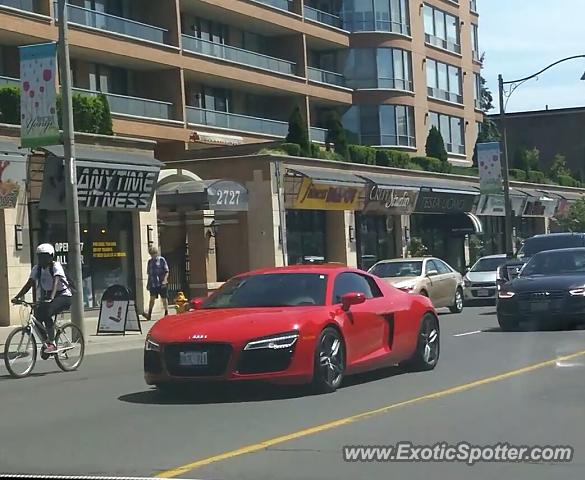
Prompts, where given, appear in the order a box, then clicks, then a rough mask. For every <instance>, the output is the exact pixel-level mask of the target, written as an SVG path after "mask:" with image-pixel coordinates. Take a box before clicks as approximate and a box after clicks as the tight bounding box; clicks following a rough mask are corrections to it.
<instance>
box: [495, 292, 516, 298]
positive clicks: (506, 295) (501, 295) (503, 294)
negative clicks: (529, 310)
mask: <svg viewBox="0 0 585 480" xmlns="http://www.w3.org/2000/svg"><path fill="white" fill-rule="evenodd" d="M514 295H516V294H515V293H514V292H510V291H508V290H500V291H499V292H498V298H504V299H506V298H512V297H513V296H514Z"/></svg>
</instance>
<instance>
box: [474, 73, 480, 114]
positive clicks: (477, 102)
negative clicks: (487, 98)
mask: <svg viewBox="0 0 585 480" xmlns="http://www.w3.org/2000/svg"><path fill="white" fill-rule="evenodd" d="M473 100H474V102H475V108H476V109H477V110H481V76H480V75H479V73H474V74H473Z"/></svg>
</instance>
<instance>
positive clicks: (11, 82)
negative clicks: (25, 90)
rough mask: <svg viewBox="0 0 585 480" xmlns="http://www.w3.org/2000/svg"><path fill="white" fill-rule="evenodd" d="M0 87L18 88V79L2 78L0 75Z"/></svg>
mask: <svg viewBox="0 0 585 480" xmlns="http://www.w3.org/2000/svg"><path fill="white" fill-rule="evenodd" d="M0 87H20V80H19V79H18V78H12V77H3V76H1V75H0Z"/></svg>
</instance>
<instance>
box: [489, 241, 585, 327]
mask: <svg viewBox="0 0 585 480" xmlns="http://www.w3.org/2000/svg"><path fill="white" fill-rule="evenodd" d="M497 313H498V323H499V324H500V327H501V328H502V330H504V331H513V330H517V329H518V326H519V324H520V322H521V321H523V320H537V321H538V323H540V324H541V325H542V324H545V325H548V326H556V327H571V326H573V325H575V324H577V323H580V322H582V321H583V320H584V319H585V248H567V249H558V250H547V251H544V252H539V253H537V254H536V255H533V256H532V257H531V258H530V261H529V262H528V263H527V264H526V265H525V266H524V268H523V269H522V271H521V272H520V275H519V276H518V277H517V278H515V279H514V280H512V281H511V282H509V283H506V284H505V285H503V286H502V287H501V289H500V290H499V292H498V307H497Z"/></svg>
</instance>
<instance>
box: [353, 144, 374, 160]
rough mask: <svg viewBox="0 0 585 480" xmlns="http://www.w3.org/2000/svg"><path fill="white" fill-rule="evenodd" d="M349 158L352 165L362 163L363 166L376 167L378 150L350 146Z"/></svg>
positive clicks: (362, 146) (361, 146)
mask: <svg viewBox="0 0 585 480" xmlns="http://www.w3.org/2000/svg"><path fill="white" fill-rule="evenodd" d="M349 158H350V160H351V162H352V163H361V164H363V165H375V164H376V149H375V148H373V147H367V146H364V145H350V146H349Z"/></svg>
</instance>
